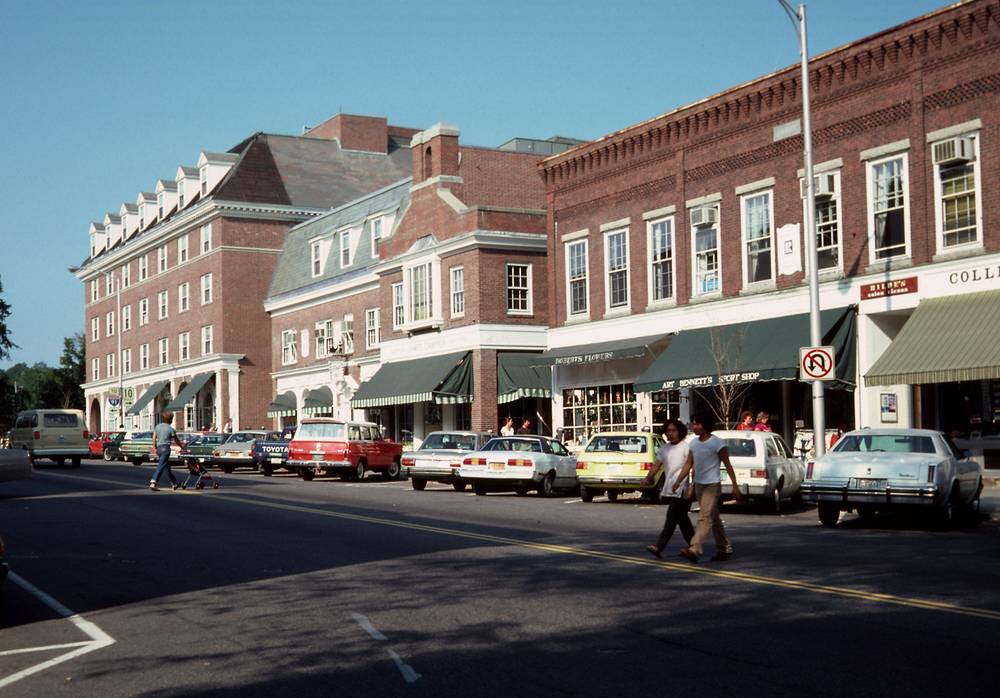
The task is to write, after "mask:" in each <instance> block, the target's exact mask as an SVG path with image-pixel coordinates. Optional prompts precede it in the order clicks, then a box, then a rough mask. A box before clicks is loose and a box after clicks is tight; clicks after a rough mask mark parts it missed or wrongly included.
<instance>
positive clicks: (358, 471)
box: [351, 460, 365, 482]
mask: <svg viewBox="0 0 1000 698" xmlns="http://www.w3.org/2000/svg"><path fill="white" fill-rule="evenodd" d="M364 479H365V462H364V461H363V460H359V461H358V464H357V466H356V467H355V468H354V470H352V471H351V480H353V481H354V482H361V481H362V480H364Z"/></svg>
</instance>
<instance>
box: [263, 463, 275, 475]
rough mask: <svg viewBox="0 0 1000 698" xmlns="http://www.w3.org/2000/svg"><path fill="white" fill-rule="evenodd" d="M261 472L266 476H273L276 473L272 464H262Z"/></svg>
mask: <svg viewBox="0 0 1000 698" xmlns="http://www.w3.org/2000/svg"><path fill="white" fill-rule="evenodd" d="M260 474H261V475H263V476H264V477H271V476H272V475H274V468H272V467H271V466H270V465H262V466H260Z"/></svg>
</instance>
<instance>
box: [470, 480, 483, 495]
mask: <svg viewBox="0 0 1000 698" xmlns="http://www.w3.org/2000/svg"><path fill="white" fill-rule="evenodd" d="M472 491H473V492H475V493H476V496H477V497H485V496H486V483H484V482H476V483H473V485H472Z"/></svg>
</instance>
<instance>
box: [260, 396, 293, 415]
mask: <svg viewBox="0 0 1000 698" xmlns="http://www.w3.org/2000/svg"><path fill="white" fill-rule="evenodd" d="M297 411H298V410H296V409H295V393H293V392H292V391H291V390H289V391H288V392H287V393H282V394H281V395H276V396H275V398H274V399H273V400H272V401H271V404H270V405H268V406H267V416H268V417H294V416H295V413H296V412H297Z"/></svg>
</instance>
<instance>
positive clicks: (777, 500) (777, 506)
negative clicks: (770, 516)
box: [767, 482, 781, 514]
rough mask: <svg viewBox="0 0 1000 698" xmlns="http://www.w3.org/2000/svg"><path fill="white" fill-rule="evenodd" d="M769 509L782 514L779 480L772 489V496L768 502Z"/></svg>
mask: <svg viewBox="0 0 1000 698" xmlns="http://www.w3.org/2000/svg"><path fill="white" fill-rule="evenodd" d="M767 507H768V509H770V510H771V512H772V513H774V514H781V483H780V482H779V483H778V484H777V485H775V486H774V489H773V490H771V497H770V499H768V502H767Z"/></svg>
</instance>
